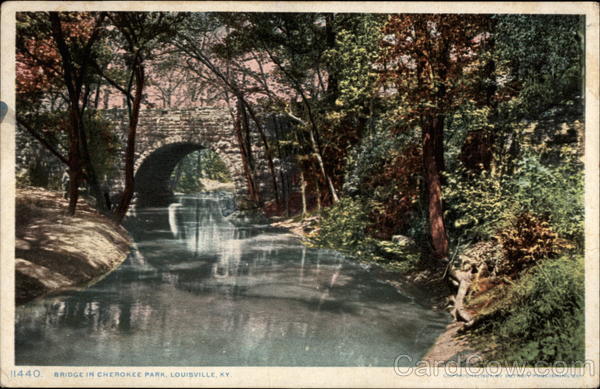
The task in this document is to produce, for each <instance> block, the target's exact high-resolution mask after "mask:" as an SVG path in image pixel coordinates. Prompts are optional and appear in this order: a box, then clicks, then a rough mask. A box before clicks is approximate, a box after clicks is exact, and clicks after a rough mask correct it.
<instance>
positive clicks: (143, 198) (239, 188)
mask: <svg viewBox="0 0 600 389" xmlns="http://www.w3.org/2000/svg"><path fill="white" fill-rule="evenodd" d="M206 148H207V147H205V146H204V145H201V144H199V143H192V142H185V141H182V140H181V139H166V140H165V141H164V142H160V144H159V145H155V146H154V147H152V148H151V149H149V150H146V152H144V153H143V154H142V155H141V156H140V158H139V159H138V161H137V163H136V169H135V191H136V199H137V200H136V201H137V205H139V206H165V205H168V204H169V203H170V202H171V201H172V199H173V192H172V190H171V185H170V178H171V173H172V172H173V170H174V169H175V167H176V166H177V164H178V163H179V162H180V161H181V160H182V159H183V158H184V157H185V156H186V155H188V154H190V153H192V152H194V151H197V150H202V149H206ZM211 149H212V148H211ZM213 151H214V150H213ZM215 152H216V153H217V155H219V157H220V158H221V160H223V162H224V163H225V166H227V169H228V170H229V172H230V174H231V176H232V178H233V182H234V187H235V195H236V197H240V196H244V195H245V193H246V191H245V190H244V186H243V185H242V184H243V182H242V181H240V180H241V179H243V178H242V177H240V176H239V172H238V169H237V168H236V166H235V165H234V163H233V162H232V161H231V160H230V158H229V157H228V156H227V155H226V154H223V153H222V152H219V151H215Z"/></svg>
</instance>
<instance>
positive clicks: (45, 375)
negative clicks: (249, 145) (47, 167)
mask: <svg viewBox="0 0 600 389" xmlns="http://www.w3.org/2000/svg"><path fill="white" fill-rule="evenodd" d="M49 10H53V11H100V10H106V11H196V12H201V11H215V12H216V11H262V12H274V11H279V12H325V11H335V12H357V13H363V12H364V13H513V14H519V13H521V14H580V15H586V75H585V77H586V92H585V104H586V106H585V126H586V128H585V150H586V152H585V169H586V172H585V215H586V216H585V217H586V225H585V246H586V251H585V263H586V265H585V279H586V295H585V301H586V309H585V322H586V334H585V336H586V360H590V361H592V362H593V366H594V372H593V374H591V375H590V374H589V371H586V372H585V373H584V375H583V376H582V377H577V378H565V377H553V378H550V377H539V376H535V375H533V374H532V376H531V377H513V378H511V379H506V378H498V377H481V376H479V377H478V376H477V375H478V374H473V376H466V375H465V374H460V375H457V376H454V377H451V376H445V375H444V374H443V373H442V374H437V375H436V374H435V372H434V371H431V374H430V375H429V376H427V377H419V376H416V375H415V374H413V375H410V376H406V377H400V376H398V375H396V374H395V373H394V371H393V368H367V367H343V368H306V367H291V368H289V367H201V368H198V367H189V368H181V367H177V368H172V367H101V366H94V367H60V366H43V367H32V368H35V369H37V370H39V371H40V373H41V378H37V379H32V378H11V377H10V376H9V371H10V370H11V369H14V368H15V366H14V315H15V307H14V243H15V239H14V200H15V177H14V168H15V146H14V145H15V111H14V107H15V76H14V74H15V13H16V12H27V11H49ZM598 20H599V5H598V3H591V2H489V3H483V2H482V3H475V2H452V3H442V2H419V3H417V2H414V3H403V2H296V1H294V2H281V1H277V2H261V1H252V2H235V1H225V2H212V1H210V2H201V1H181V2H167V1H165V2H161V1H147V2H135V1H131V2H128V1H120V2H94V1H89V2H85V1H75V2H67V1H65V2H62V1H59V2H44V1H31V2H29V1H28V2H25V1H9V2H5V3H3V4H2V12H1V32H0V48H1V72H2V75H1V90H0V100H1V101H2V102H4V103H5V104H7V106H8V112H7V113H6V116H5V117H4V119H3V120H2V123H1V124H0V179H1V181H0V182H1V193H2V195H1V196H0V234H1V235H0V239H1V240H0V241H1V246H0V258H1V267H0V285H1V290H2V294H1V299H0V303H1V304H0V306H1V311H0V326H1V328H0V383H1V385H2V386H9V387H31V386H45V387H107V386H110V387H142V386H144V387H199V386H200V387H202V386H208V387H236V386H239V387H284V386H285V387H435V386H444V387H465V388H466V387H597V386H598V385H599V373H598V368H599V366H598V363H599V362H600V351H599V350H600V347H599V338H600V336H599V328H600V327H599V322H600V306H599V299H598V297H599V293H600V290H599V261H598V259H599V253H600V251H599V244H598V243H599V236H600V232H599V220H600V217H599V200H598V199H599V196H598V194H599V193H600V187H599V170H598V168H599V158H598V155H599V150H600V148H599V111H600V109H599V108H600V107H599V98H598V97H599V92H600V90H599V89H600V87H599V63H598V53H599V52H600V48H599V44H598V43H599V41H600V40H599V28H598V27H599V25H598ZM40 352H43V350H40ZM18 368H19V369H27V368H28V367H27V366H19V367H18ZM117 370H118V371H122V372H137V371H163V372H165V373H166V374H169V373H170V372H175V371H186V370H187V371H189V370H195V371H204V372H207V371H208V372H210V371H214V372H220V371H228V372H229V374H230V378H227V379H202V380H182V379H174V378H173V379H172V378H166V379H161V380H160V381H158V380H156V379H151V378H150V379H144V378H105V379H101V378H95V379H93V380H92V379H86V378H69V379H65V378H54V377H53V376H52V375H53V373H54V372H56V371H65V372H66V371H80V372H83V373H84V374H85V373H87V372H97V371H117ZM458 372H459V373H469V372H465V369H464V368H462V369H459V370H458ZM526 372H530V369H526ZM470 373H478V371H477V369H472V368H471V369H470Z"/></svg>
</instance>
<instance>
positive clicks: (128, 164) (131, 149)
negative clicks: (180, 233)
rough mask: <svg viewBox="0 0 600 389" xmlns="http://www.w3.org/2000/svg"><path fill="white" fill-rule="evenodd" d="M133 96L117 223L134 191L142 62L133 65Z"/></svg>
mask: <svg viewBox="0 0 600 389" xmlns="http://www.w3.org/2000/svg"><path fill="white" fill-rule="evenodd" d="M135 66H136V68H135V97H134V99H133V109H132V111H131V116H130V117H129V129H128V131H127V146H126V149H125V188H124V189H123V195H122V196H121V201H120V202H119V206H118V208H117V210H116V212H115V220H116V221H117V222H118V223H121V222H122V221H123V218H124V217H125V214H126V213H127V210H128V209H129V204H130V203H131V199H132V198H133V193H134V191H135V179H134V175H133V169H134V164H135V136H136V132H137V124H138V118H139V115H140V106H141V103H142V91H143V89H144V67H143V65H142V64H139V63H138V64H137V65H135Z"/></svg>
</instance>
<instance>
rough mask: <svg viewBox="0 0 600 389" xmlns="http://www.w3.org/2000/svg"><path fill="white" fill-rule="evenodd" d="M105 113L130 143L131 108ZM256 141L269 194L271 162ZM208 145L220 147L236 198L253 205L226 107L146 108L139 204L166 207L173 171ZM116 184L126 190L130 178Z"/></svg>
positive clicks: (262, 185)
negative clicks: (179, 162) (269, 165)
mask: <svg viewBox="0 0 600 389" xmlns="http://www.w3.org/2000/svg"><path fill="white" fill-rule="evenodd" d="M100 114H101V115H103V117H104V118H105V119H106V120H108V121H110V122H111V123H112V124H113V125H114V126H115V127H116V128H117V130H118V132H120V133H121V136H122V141H123V143H125V138H126V134H127V130H128V126H129V121H128V114H127V111H126V110H124V109H110V110H103V111H101V112H100ZM251 143H252V152H253V154H254V156H255V163H256V166H255V169H256V174H257V186H258V189H259V191H260V192H261V194H262V195H263V198H266V197H268V193H269V189H270V186H269V184H268V177H269V176H268V172H267V166H266V163H264V162H261V161H264V160H265V157H264V155H265V154H264V150H263V147H262V145H261V143H260V141H259V139H258V135H256V134H255V133H253V134H252V139H251ZM204 148H208V149H210V150H212V151H214V152H215V153H216V154H217V155H218V156H219V157H220V158H221V159H222V160H223V162H224V163H225V165H226V166H227V168H228V170H229V172H230V175H231V178H232V180H233V183H234V187H235V197H236V202H237V203H238V204H242V203H248V200H249V199H248V187H247V183H246V179H245V178H244V171H243V169H244V167H243V162H242V156H241V154H240V149H239V143H238V137H237V134H236V132H235V129H234V123H233V117H232V115H231V113H230V112H229V110H228V109H225V108H222V107H196V108H183V109H175V108H169V109H142V110H141V111H140V115H139V121H138V126H137V135H136V153H135V161H136V162H135V166H134V174H135V180H136V185H135V186H136V187H135V192H136V193H135V196H136V202H138V200H142V202H144V201H145V200H150V201H149V204H148V205H150V204H151V203H154V204H156V205H164V203H165V202H166V201H168V200H169V198H170V195H172V193H171V191H170V188H169V185H167V184H168V181H169V180H168V178H169V174H170V171H172V170H173V169H174V168H175V166H176V165H177V162H178V161H180V160H181V159H182V158H183V157H185V155H187V154H189V153H191V152H193V151H195V150H201V149H204ZM121 161H123V158H121ZM121 168H123V166H121ZM112 186H113V187H114V188H115V189H116V190H117V191H118V190H122V188H123V186H124V181H123V180H122V179H119V181H118V182H116V183H114V184H113V185H112ZM152 197H154V198H152Z"/></svg>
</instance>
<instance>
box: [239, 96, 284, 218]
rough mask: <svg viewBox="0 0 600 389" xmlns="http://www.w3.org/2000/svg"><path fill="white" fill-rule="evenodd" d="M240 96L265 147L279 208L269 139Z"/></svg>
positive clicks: (278, 203) (254, 114) (251, 110)
mask: <svg viewBox="0 0 600 389" xmlns="http://www.w3.org/2000/svg"><path fill="white" fill-rule="evenodd" d="M240 98H241V100H242V102H243V104H244V107H245V108H246V109H247V110H248V113H249V114H250V117H251V118H252V121H253V122H254V124H255V125H256V129H257V130H258V133H259V135H260V138H261V140H262V143H263V146H264V147H265V154H266V155H267V163H268V165H269V171H270V172H271V182H272V185H273V194H274V195H275V203H276V204H277V208H278V209H279V207H280V205H281V203H280V200H279V188H278V187H277V175H276V173H275V165H274V164H273V152H272V150H271V147H270V146H269V141H268V139H267V136H266V135H265V132H264V131H263V129H262V126H261V125H260V121H259V120H258V117H257V116H256V113H255V112H254V110H253V109H252V107H251V106H250V104H248V102H247V101H246V100H245V99H244V97H243V96H240Z"/></svg>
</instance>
